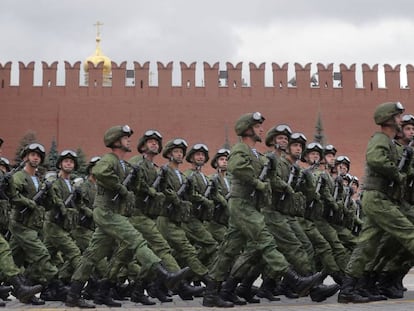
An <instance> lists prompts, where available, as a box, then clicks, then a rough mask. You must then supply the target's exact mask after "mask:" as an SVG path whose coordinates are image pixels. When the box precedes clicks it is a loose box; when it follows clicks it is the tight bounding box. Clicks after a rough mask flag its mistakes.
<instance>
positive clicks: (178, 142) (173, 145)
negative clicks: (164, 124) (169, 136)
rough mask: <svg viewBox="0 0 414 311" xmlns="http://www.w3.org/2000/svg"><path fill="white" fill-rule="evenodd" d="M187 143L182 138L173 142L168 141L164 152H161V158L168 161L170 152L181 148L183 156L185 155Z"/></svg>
mask: <svg viewBox="0 0 414 311" xmlns="http://www.w3.org/2000/svg"><path fill="white" fill-rule="evenodd" d="M187 147H188V144H187V142H186V141H185V140H184V139H182V138H176V139H173V140H170V141H169V142H167V143H166V144H165V147H164V150H163V151H162V156H163V157H164V158H166V159H169V157H168V154H169V153H170V151H171V150H173V149H174V148H181V149H182V150H183V153H184V155H185V154H186V153H187Z"/></svg>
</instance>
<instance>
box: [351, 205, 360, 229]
mask: <svg viewBox="0 0 414 311" xmlns="http://www.w3.org/2000/svg"><path fill="white" fill-rule="evenodd" d="M356 206H357V208H356V210H355V216H356V218H357V219H359V220H361V218H360V216H361V203H360V202H359V201H358V200H357V202H356ZM359 231H361V225H360V224H354V228H352V232H353V233H354V234H358V233H359Z"/></svg>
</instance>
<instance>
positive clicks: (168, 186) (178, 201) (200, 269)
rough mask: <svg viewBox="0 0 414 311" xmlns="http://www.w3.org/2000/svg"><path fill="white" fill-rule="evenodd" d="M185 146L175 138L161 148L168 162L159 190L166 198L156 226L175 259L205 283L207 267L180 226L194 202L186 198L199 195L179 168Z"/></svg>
mask: <svg viewBox="0 0 414 311" xmlns="http://www.w3.org/2000/svg"><path fill="white" fill-rule="evenodd" d="M187 147H188V145H187V142H186V141H185V140H184V139H181V138H176V139H173V140H170V141H168V142H167V143H166V145H165V147H164V150H163V151H162V156H163V157H164V158H166V159H168V164H166V165H165V166H163V167H164V168H165V173H164V178H163V179H162V181H161V183H160V190H161V191H162V192H163V193H164V194H165V197H166V199H165V202H164V206H163V209H162V211H161V214H160V216H159V217H158V218H157V226H158V228H159V230H160V232H161V234H162V235H163V236H164V238H165V239H166V240H167V242H168V244H169V245H170V246H171V248H172V249H173V250H174V251H175V256H176V259H177V261H178V262H179V263H183V264H185V265H188V266H189V267H190V268H191V270H192V272H193V273H194V275H195V278H198V279H201V280H203V281H204V282H206V280H205V276H206V275H207V273H208V269H207V267H206V266H205V265H204V264H203V263H202V262H201V261H200V259H199V258H198V254H197V250H196V249H195V247H194V246H193V245H192V244H191V242H190V241H189V239H188V237H187V235H186V232H185V231H184V229H183V228H182V226H181V225H182V223H185V222H188V221H189V219H190V214H191V209H192V206H193V205H192V203H191V202H190V201H189V200H190V199H191V198H192V197H193V196H198V197H200V195H199V194H196V193H195V192H194V191H193V185H192V184H191V183H189V182H188V180H187V177H186V176H185V175H184V174H183V173H182V172H181V171H180V170H179V167H180V165H181V164H182V162H183V159H184V156H185V154H186V152H187Z"/></svg>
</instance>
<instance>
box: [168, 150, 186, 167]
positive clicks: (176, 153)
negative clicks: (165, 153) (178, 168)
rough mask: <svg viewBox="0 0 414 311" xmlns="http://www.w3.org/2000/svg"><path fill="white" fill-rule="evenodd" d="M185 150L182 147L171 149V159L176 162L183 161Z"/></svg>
mask: <svg viewBox="0 0 414 311" xmlns="http://www.w3.org/2000/svg"><path fill="white" fill-rule="evenodd" d="M183 158H184V152H183V149H181V148H174V149H173V150H171V160H172V161H174V162H175V163H179V164H180V163H183Z"/></svg>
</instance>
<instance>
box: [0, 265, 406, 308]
mask: <svg viewBox="0 0 414 311" xmlns="http://www.w3.org/2000/svg"><path fill="white" fill-rule="evenodd" d="M330 282H331V281H330V280H329V279H328V280H327V281H326V282H325V283H326V284H329V283H330ZM404 285H405V286H406V287H407V288H408V291H407V292H406V293H405V296H404V298H403V299H394V300H387V301H381V302H371V303H367V304H339V303H337V302H336V299H337V295H335V296H333V297H331V298H329V299H328V300H326V301H324V302H322V303H315V302H312V301H311V300H310V299H309V298H307V297H305V298H300V299H287V298H285V297H281V301H277V302H269V301H267V300H266V299H262V301H261V303H260V304H248V305H246V306H241V307H235V308H232V309H228V310H243V311H253V310H259V311H270V310H283V311H285V310H287V311H289V310H292V311H293V310H294V311H299V310H307V311H324V310H336V311H345V310H375V311H389V310H396V311H397V310H398V311H405V310H407V311H408V310H410V311H412V310H414V270H411V272H410V273H409V274H408V275H407V276H406V278H405V279H404ZM23 309H24V310H27V309H30V310H42V311H46V310H47V311H51V310H59V311H60V310H77V308H67V307H66V306H65V305H64V303H59V302H48V303H47V304H46V305H44V306H40V307H39V306H31V305H23V304H21V303H19V302H18V301H16V300H13V301H9V302H8V303H7V306H6V307H5V308H1V309H0V310H23ZM96 310H105V311H109V310H141V311H190V310H191V311H196V310H200V311H212V310H214V311H217V310H219V309H218V308H205V307H203V306H202V305H201V298H196V299H195V300H193V301H182V300H180V299H179V298H178V297H174V301H173V302H172V303H165V304H160V303H157V304H156V305H155V306H142V305H141V304H136V303H131V302H129V301H123V305H122V308H108V307H105V306H97V309H96Z"/></svg>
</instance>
